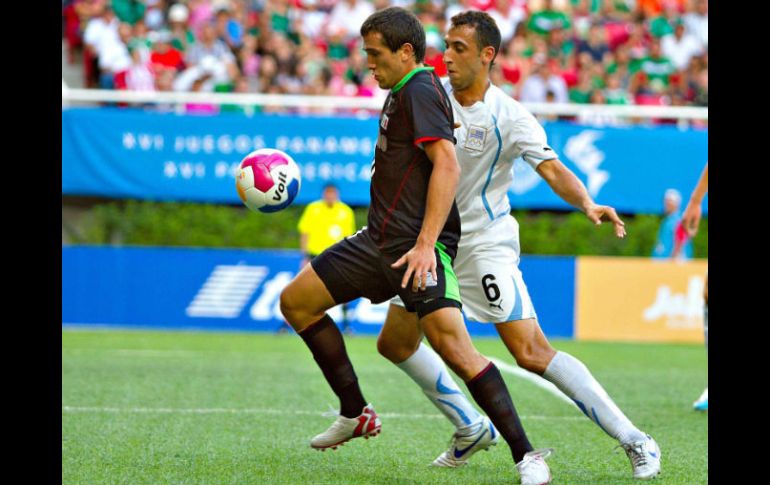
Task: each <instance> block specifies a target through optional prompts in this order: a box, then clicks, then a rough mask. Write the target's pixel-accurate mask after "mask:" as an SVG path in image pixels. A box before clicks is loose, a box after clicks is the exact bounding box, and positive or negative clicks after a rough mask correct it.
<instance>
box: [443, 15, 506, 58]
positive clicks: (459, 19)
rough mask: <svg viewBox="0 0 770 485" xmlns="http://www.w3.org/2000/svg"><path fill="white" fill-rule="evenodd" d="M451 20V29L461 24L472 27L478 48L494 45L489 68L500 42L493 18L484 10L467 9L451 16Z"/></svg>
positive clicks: (500, 38)
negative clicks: (493, 53)
mask: <svg viewBox="0 0 770 485" xmlns="http://www.w3.org/2000/svg"><path fill="white" fill-rule="evenodd" d="M451 21H452V25H451V26H450V28H452V29H454V28H457V27H461V26H463V25H467V26H469V27H472V28H473V30H474V31H475V32H476V43H477V44H478V45H479V50H481V49H483V48H484V47H494V49H495V55H494V57H492V62H491V63H490V65H489V67H490V69H491V68H492V66H493V65H494V63H495V58H496V57H497V53H498V52H500V43H501V42H502V36H501V35H500V29H499V28H498V27H497V23H496V22H495V19H493V18H492V17H490V16H489V14H487V13H486V12H478V11H476V10H469V11H467V12H462V13H458V14H457V15H455V16H454V17H452V19H451Z"/></svg>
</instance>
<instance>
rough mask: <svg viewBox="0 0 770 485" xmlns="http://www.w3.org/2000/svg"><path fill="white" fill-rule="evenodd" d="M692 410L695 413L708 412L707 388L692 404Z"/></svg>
mask: <svg viewBox="0 0 770 485" xmlns="http://www.w3.org/2000/svg"><path fill="white" fill-rule="evenodd" d="M692 408H693V409H695V410H696V411H708V410H709V388H708V387H707V388H706V390H705V391H703V394H701V395H700V397H699V398H698V400H697V401H695V402H694V403H692Z"/></svg>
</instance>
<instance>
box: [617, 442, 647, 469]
mask: <svg viewBox="0 0 770 485" xmlns="http://www.w3.org/2000/svg"><path fill="white" fill-rule="evenodd" d="M617 448H623V450H624V451H625V452H626V455H628V457H629V458H631V462H632V463H633V464H634V466H635V467H639V466H644V465H646V464H647V453H645V452H644V442H643V441H638V442H636V443H631V444H628V445H617V446H616V447H615V449H617Z"/></svg>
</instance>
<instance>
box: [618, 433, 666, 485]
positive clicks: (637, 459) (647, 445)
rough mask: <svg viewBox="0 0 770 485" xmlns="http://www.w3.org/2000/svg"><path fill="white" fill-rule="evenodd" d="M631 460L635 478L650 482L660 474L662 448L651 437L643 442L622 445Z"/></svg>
mask: <svg viewBox="0 0 770 485" xmlns="http://www.w3.org/2000/svg"><path fill="white" fill-rule="evenodd" d="M621 446H622V447H623V449H624V450H625V451H626V455H628V459H629V460H631V468H632V469H633V470H634V478H636V479H639V480H649V479H651V478H655V477H656V476H658V474H659V473H660V447H659V446H658V443H656V442H655V440H654V439H652V437H651V436H650V435H646V436H645V438H644V439H643V440H640V441H635V442H633V443H628V444H625V445H621Z"/></svg>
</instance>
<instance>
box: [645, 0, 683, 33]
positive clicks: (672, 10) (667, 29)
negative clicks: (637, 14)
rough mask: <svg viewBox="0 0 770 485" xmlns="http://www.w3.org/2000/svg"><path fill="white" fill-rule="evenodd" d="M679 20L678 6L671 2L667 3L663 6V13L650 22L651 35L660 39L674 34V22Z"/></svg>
mask: <svg viewBox="0 0 770 485" xmlns="http://www.w3.org/2000/svg"><path fill="white" fill-rule="evenodd" d="M677 18H678V15H677V11H676V5H675V4H672V3H671V2H667V3H665V4H664V5H663V12H661V14H660V15H658V16H657V17H654V18H652V19H651V20H650V24H649V27H648V29H649V31H650V34H652V36H653V37H656V38H658V39H660V38H661V37H663V36H664V35H668V34H673V33H674V22H675V21H676V20H677Z"/></svg>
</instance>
